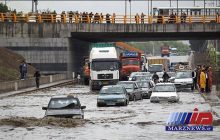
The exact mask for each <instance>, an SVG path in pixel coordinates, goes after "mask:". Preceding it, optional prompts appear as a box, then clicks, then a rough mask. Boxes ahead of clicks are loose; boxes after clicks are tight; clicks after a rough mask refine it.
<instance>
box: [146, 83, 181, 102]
mask: <svg viewBox="0 0 220 140" xmlns="http://www.w3.org/2000/svg"><path fill="white" fill-rule="evenodd" d="M160 101H168V102H178V101H179V95H178V94H177V91H176V87H175V85H174V84H173V83H158V84H156V86H155V87H154V89H153V92H152V94H151V97H150V102H160Z"/></svg>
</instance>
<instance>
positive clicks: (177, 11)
mask: <svg viewBox="0 0 220 140" xmlns="http://www.w3.org/2000/svg"><path fill="white" fill-rule="evenodd" d="M176 4H177V5H176V7H177V9H176V16H177V17H178V14H179V1H178V0H177V2H176Z"/></svg>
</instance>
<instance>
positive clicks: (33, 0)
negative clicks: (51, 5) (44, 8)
mask: <svg viewBox="0 0 220 140" xmlns="http://www.w3.org/2000/svg"><path fill="white" fill-rule="evenodd" d="M31 11H32V13H33V12H34V0H32V9H31Z"/></svg>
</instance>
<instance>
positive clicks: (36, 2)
mask: <svg viewBox="0 0 220 140" xmlns="http://www.w3.org/2000/svg"><path fill="white" fill-rule="evenodd" d="M34 3H35V13H38V12H37V5H38V0H34Z"/></svg>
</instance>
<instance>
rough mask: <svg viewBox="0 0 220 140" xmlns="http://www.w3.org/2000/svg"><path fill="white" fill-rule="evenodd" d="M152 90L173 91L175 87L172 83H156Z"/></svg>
mask: <svg viewBox="0 0 220 140" xmlns="http://www.w3.org/2000/svg"><path fill="white" fill-rule="evenodd" d="M154 92H175V87H174V86H173V85H156V86H155V87H154Z"/></svg>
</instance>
